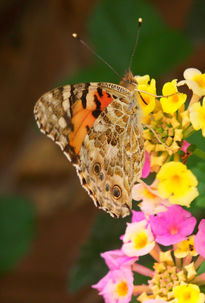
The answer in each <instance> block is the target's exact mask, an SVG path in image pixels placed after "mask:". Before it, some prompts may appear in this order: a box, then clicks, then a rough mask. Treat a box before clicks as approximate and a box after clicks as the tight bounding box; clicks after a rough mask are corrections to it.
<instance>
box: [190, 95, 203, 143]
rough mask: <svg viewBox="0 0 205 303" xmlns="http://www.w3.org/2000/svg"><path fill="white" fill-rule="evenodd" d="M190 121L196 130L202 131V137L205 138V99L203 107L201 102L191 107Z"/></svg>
mask: <svg viewBox="0 0 205 303" xmlns="http://www.w3.org/2000/svg"><path fill="white" fill-rule="evenodd" d="M189 114H190V121H191V124H192V126H193V128H194V129H195V130H199V129H201V130H202V135H203V136H204V137H205V97H204V98H203V102H202V105H201V103H200V102H196V103H193V104H192V105H191V106H190V107H189Z"/></svg>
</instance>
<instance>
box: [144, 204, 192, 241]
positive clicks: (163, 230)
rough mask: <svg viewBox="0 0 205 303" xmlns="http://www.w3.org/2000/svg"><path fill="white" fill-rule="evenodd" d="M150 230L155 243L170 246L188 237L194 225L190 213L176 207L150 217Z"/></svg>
mask: <svg viewBox="0 0 205 303" xmlns="http://www.w3.org/2000/svg"><path fill="white" fill-rule="evenodd" d="M149 222H150V225H151V229H152V232H153V234H154V235H155V241H156V242H158V243H159V244H162V245H165V246H167V245H172V244H175V243H178V242H180V241H183V240H185V239H186V236H189V235H190V234H191V233H192V232H193V230H194V227H195V225H196V219H195V218H194V217H192V216H191V213H190V212H188V211H186V210H184V209H183V208H182V207H180V206H178V205H173V206H171V207H168V209H167V211H165V212H162V213H158V214H157V215H155V216H153V215H152V216H150V219H149Z"/></svg>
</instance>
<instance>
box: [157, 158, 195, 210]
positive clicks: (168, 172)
mask: <svg viewBox="0 0 205 303" xmlns="http://www.w3.org/2000/svg"><path fill="white" fill-rule="evenodd" d="M157 179H158V181H159V183H158V186H157V187H158V192H159V194H160V195H161V196H162V198H167V199H169V201H170V202H171V203H172V204H179V205H185V206H189V205H190V203H191V202H192V200H194V199H195V198H196V197H197V196H198V194H199V193H198V190H197V188H196V186H197V184H198V182H197V179H196V177H195V176H194V175H193V173H192V172H191V171H190V170H189V169H187V167H186V165H184V164H183V163H181V162H175V161H171V162H168V163H165V164H164V165H163V166H162V167H161V169H160V171H159V172H158V174H157Z"/></svg>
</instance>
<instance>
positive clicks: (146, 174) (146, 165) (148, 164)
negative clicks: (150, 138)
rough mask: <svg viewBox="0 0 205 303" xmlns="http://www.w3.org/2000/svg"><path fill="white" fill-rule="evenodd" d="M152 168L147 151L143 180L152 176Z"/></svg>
mask: <svg viewBox="0 0 205 303" xmlns="http://www.w3.org/2000/svg"><path fill="white" fill-rule="evenodd" d="M150 170H151V166H150V155H149V154H148V152H147V151H145V162H144V166H143V169H142V178H147V177H148V176H149V174H150Z"/></svg>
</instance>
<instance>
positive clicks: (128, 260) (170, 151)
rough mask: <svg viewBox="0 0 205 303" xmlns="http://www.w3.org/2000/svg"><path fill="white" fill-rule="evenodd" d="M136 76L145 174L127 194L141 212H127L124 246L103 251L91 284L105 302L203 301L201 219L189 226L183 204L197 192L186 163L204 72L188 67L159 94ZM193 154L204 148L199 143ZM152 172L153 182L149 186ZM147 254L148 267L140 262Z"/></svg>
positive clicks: (203, 125)
mask: <svg viewBox="0 0 205 303" xmlns="http://www.w3.org/2000/svg"><path fill="white" fill-rule="evenodd" d="M135 78H136V80H137V83H138V100H139V103H140V105H141V108H142V123H143V126H144V139H145V163H144V167H143V171H142V179H144V181H141V182H140V183H138V184H136V185H134V187H133V190H132V197H133V199H134V200H136V201H138V206H139V207H140V210H141V211H138V212H136V211H133V212H132V220H131V223H127V227H126V230H125V233H124V235H122V236H121V238H120V239H121V240H122V246H121V248H120V249H118V250H113V251H107V252H105V253H103V254H101V256H102V257H103V258H104V260H105V262H106V264H107V266H108V268H109V272H108V274H107V275H106V276H105V277H104V278H103V279H101V280H100V281H99V282H98V283H97V284H95V285H93V287H94V288H96V289H97V290H98V291H99V293H100V295H102V296H103V297H104V300H105V302H106V303H128V302H130V301H131V300H132V302H134V301H139V302H143V303H166V302H171V303H203V302H205V295H204V294H203V293H202V292H201V290H200V286H201V285H205V273H201V274H200V273H198V269H199V268H200V266H201V264H202V263H203V262H204V261H205V219H202V220H201V222H200V224H199V225H198V231H197V232H195V233H193V232H194V229H195V228H196V225H197V220H196V218H195V217H193V216H192V214H191V213H190V212H189V211H187V210H185V209H184V208H183V207H182V206H185V207H189V206H190V204H191V202H192V201H193V200H194V199H195V198H196V197H197V196H198V195H199V192H198V189H197V186H198V180H197V178H196V176H195V175H194V174H193V172H192V171H191V170H190V169H189V168H188V166H187V159H188V157H189V156H190V155H191V154H192V153H194V152H195V151H194V147H193V146H191V144H190V143H189V142H188V141H187V140H188V137H189V136H190V135H191V134H193V133H194V132H195V131H197V130H201V131H202V135H203V136H205V74H202V73H201V72H200V71H199V70H197V69H194V68H189V69H187V70H185V72H184V80H182V81H179V82H178V81H177V80H176V79H174V80H172V81H171V82H167V83H165V84H164V86H163V88H162V95H161V96H156V81H155V80H154V79H151V80H150V77H149V76H148V75H145V76H142V77H141V76H136V77H135ZM183 85H187V86H188V88H189V89H191V90H192V92H193V93H192V96H191V98H188V96H187V95H186V94H184V93H182V92H180V91H178V89H180V88H181V86H183ZM198 154H203V152H202V151H200V150H199V149H198ZM203 156H204V154H203ZM203 159H205V157H204V158H203ZM150 173H152V176H154V181H153V182H152V184H150V183H149V185H148V184H147V183H148V181H146V178H147V177H148V176H149V174H150ZM147 254H149V255H150V256H151V257H152V267H149V268H148V267H146V266H144V265H142V264H143V258H144V256H145V255H147ZM139 275H144V276H146V277H147V283H146V284H140V285H138V284H137V281H138V278H139Z"/></svg>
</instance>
